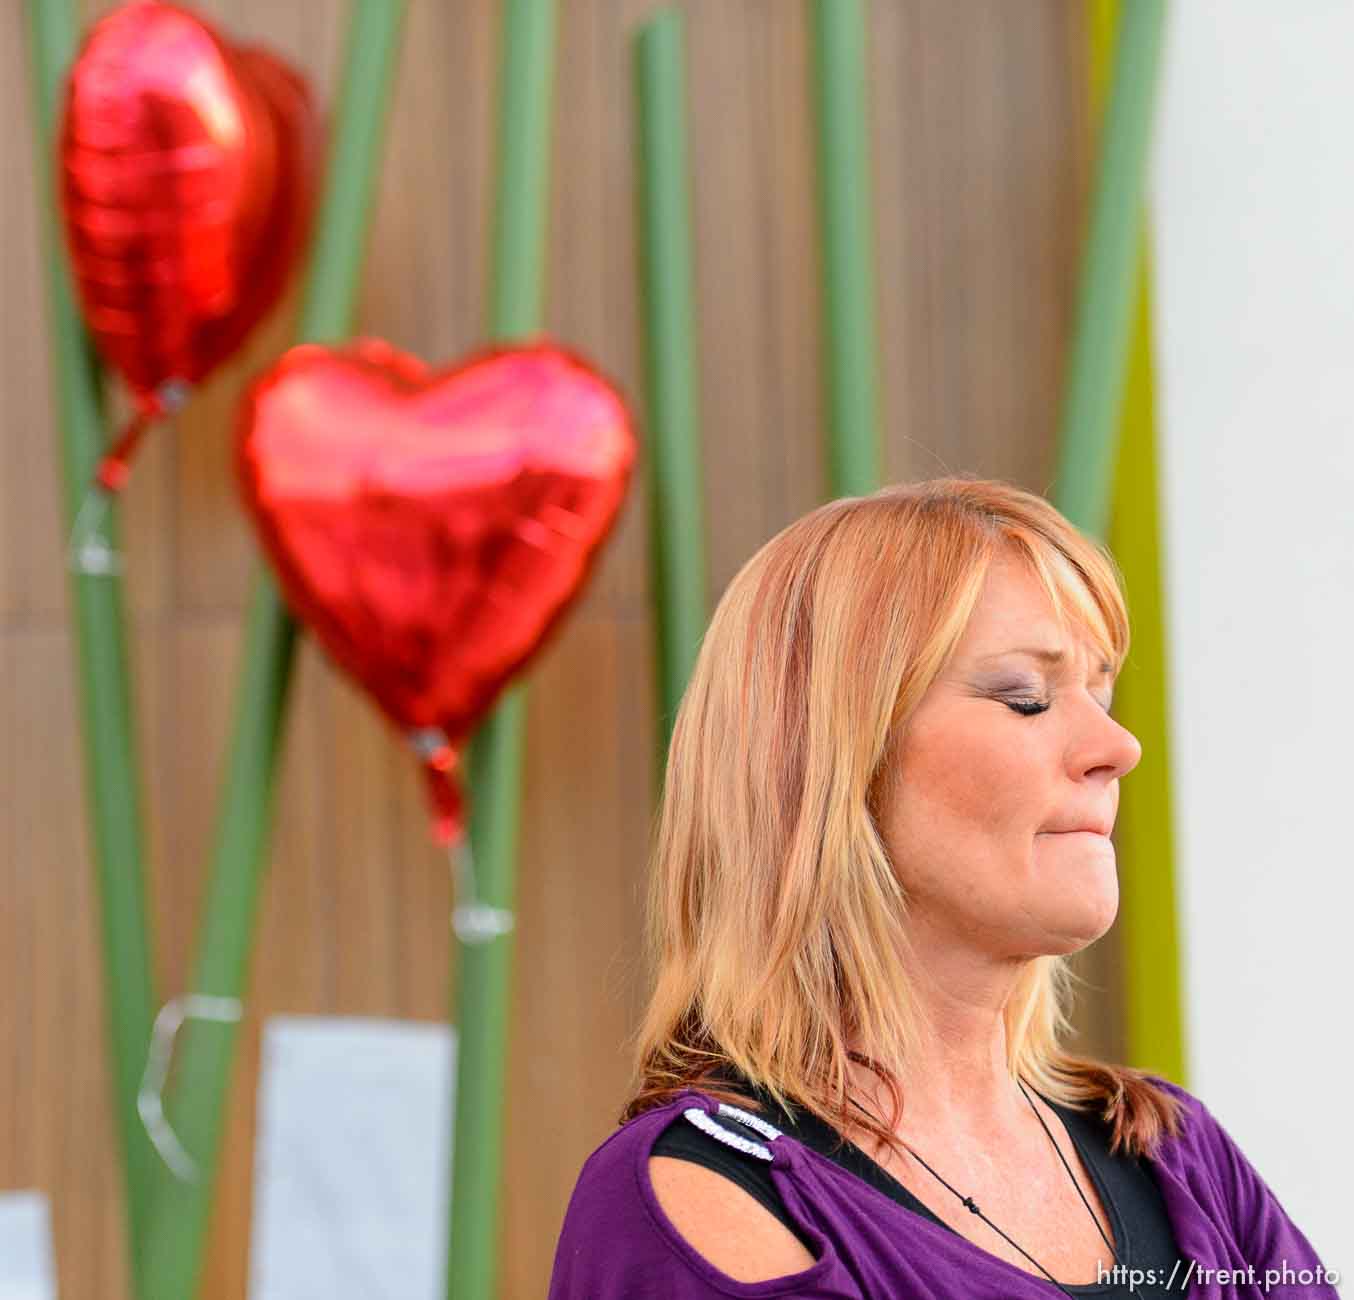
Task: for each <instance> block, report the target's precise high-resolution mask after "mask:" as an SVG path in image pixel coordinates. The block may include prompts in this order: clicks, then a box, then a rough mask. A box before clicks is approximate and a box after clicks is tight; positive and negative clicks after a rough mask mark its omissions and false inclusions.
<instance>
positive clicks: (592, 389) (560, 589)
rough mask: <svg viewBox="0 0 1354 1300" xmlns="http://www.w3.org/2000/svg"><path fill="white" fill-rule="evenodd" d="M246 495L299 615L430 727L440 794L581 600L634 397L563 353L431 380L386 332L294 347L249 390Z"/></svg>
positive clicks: (384, 694)
mask: <svg viewBox="0 0 1354 1300" xmlns="http://www.w3.org/2000/svg"><path fill="white" fill-rule="evenodd" d="M237 454H238V469H239V473H240V480H241V487H242V490H243V494H244V500H245V503H246V505H247V507H248V509H249V511H250V512H251V514H252V515H253V518H254V521H255V525H256V527H257V529H258V533H259V537H260V539H261V541H262V544H263V548H264V550H265V551H266V553H267V554H268V557H269V559H270V560H271V562H272V566H273V569H274V571H275V572H276V574H277V577H278V581H279V584H280V586H281V588H282V592H283V595H284V596H285V598H286V600H287V602H288V604H289V605H290V607H291V609H292V610H293V612H294V613H295V614H296V616H297V617H298V618H299V619H301V620H302V621H303V622H304V623H306V624H307V625H308V626H309V628H310V629H311V631H312V632H313V633H314V634H315V636H316V637H317V639H318V640H319V641H320V643H321V644H322V645H323V646H324V647H325V649H326V650H327V651H328V653H329V654H330V655H331V656H332V658H333V659H334V660H335V661H336V662H337V663H338V664H339V665H340V666H341V667H342V668H344V669H345V670H346V671H347V672H348V673H350V674H351V675H352V676H353V677H354V678H355V679H356V680H357V681H358V682H360V683H361V684H362V685H363V686H364V687H366V689H367V690H368V691H369V692H370V693H371V695H372V696H373V697H374V698H375V699H376V701H377V703H378V704H379V705H380V706H381V708H382V709H384V711H385V712H386V714H387V715H388V716H389V717H391V718H392V719H393V720H394V721H395V722H396V723H397V724H399V725H400V726H401V727H403V728H406V729H408V730H410V732H411V739H412V740H413V741H414V743H415V745H416V746H417V747H419V748H420V751H421V752H422V753H423V756H424V758H425V760H426V761H427V762H428V764H429V772H430V776H431V777H432V779H433V782H434V794H435V795H436V797H437V798H438V800H439V803H438V808H439V811H440V820H439V822H438V825H437V834H438V838H439V839H440V840H442V841H443V842H446V841H447V840H449V839H452V838H454V837H455V836H456V835H457V834H459V832H460V830H461V828H462V820H463V819H462V815H461V808H460V804H459V795H458V793H457V791H456V788H455V786H454V784H453V783H452V782H451V781H450V779H449V778H447V777H446V771H447V769H448V768H449V767H450V766H451V765H452V764H454V762H455V755H456V751H457V750H458V749H459V748H460V747H461V746H462V745H463V744H464V742H465V740H466V739H468V737H469V734H470V732H471V730H472V729H473V727H474V725H475V723H476V722H477V721H478V720H479V719H480V718H481V717H482V716H483V715H484V713H485V712H486V711H487V710H488V709H489V707H490V705H491V704H492V702H493V700H494V698H495V697H496V696H497V695H498V693H499V692H500V691H501V690H502V688H503V687H504V686H505V685H506V684H507V682H508V680H509V679H510V678H511V677H512V676H513V675H514V674H516V673H517V672H518V671H519V670H520V669H521V668H522V666H523V665H524V664H525V663H526V662H527V660H528V659H529V658H530V657H531V656H532V655H533V654H534V653H535V652H536V651H537V650H538V649H539V648H540V646H541V644H542V643H543V641H544V640H545V639H546V638H547V636H548V635H549V634H550V632H551V631H552V630H553V629H554V628H555V627H556V625H557V624H558V623H559V620H560V618H561V616H562V615H563V614H564V612H565V610H566V609H567V608H568V607H569V605H570V604H571V602H572V601H573V600H574V599H575V598H576V597H577V595H578V593H579V591H580V589H581V587H582V586H583V583H584V581H585V579H586V577H587V575H588V572H589V571H590V568H591V566H592V564H593V561H594V559H595V558H596V555H597V552H598V550H599V548H600V546H601V544H602V542H603V540H604V539H605V537H606V536H607V533H608V532H609V530H610V529H611V527H612V524H613V523H614V522H615V520H616V517H617V514H618V513H619V511H620V507H621V503H622V501H623V499H624V495H625V488H626V485H627V483H628V481H629V476H630V472H631V468H632V465H633V463H634V459H635V455H636V440H635V435H634V431H633V425H632V422H631V419H630V415H629V412H628V410H627V407H626V404H625V402H624V400H623V399H622V398H621V396H620V395H619V394H618V393H617V391H616V390H615V389H614V388H613V387H612V386H611V385H610V384H609V383H608V382H607V381H606V380H605V379H603V378H602V377H601V376H600V375H599V374H598V373H597V372H596V371H595V370H594V369H593V368H592V367H591V366H590V365H589V364H588V363H587V362H585V361H583V360H582V359H581V358H579V357H578V356H576V355H574V354H572V353H569V352H566V351H565V350H563V349H561V348H559V347H557V346H554V345H552V344H549V343H545V342H536V343H532V344H529V345H526V346H521V347H495V348H490V349H487V350H484V351H482V352H480V353H477V354H476V355H474V356H473V357H471V358H469V359H468V360H466V361H464V362H463V363H461V364H460V365H457V366H453V367H451V368H449V369H446V370H440V371H430V370H429V369H428V368H427V367H425V366H424V365H423V363H422V362H420V361H418V360H417V359H416V358H414V357H411V356H408V355H405V354H403V353H400V352H397V351H396V350H395V349H394V348H392V347H390V346H389V345H388V344H386V343H382V342H380V341H379V340H362V341H358V342H356V343H354V344H352V345H350V346H348V347H346V348H344V349H342V350H337V351H336V350H331V349H329V348H324V347H319V346H316V345H306V346H302V347H298V348H293V349H292V350H291V351H290V352H288V353H286V354H285V355H284V356H283V357H282V359H281V360H280V361H279V362H278V363H277V364H276V365H275V366H273V367H272V369H271V370H269V371H268V372H267V373H266V374H264V375H263V376H262V377H261V378H260V379H258V380H257V381H256V382H255V383H254V384H253V385H252V386H251V388H250V389H249V391H248V393H247V394H246V395H245V398H244V402H243V406H242V408H241V414H240V422H239V429H238V441H237Z"/></svg>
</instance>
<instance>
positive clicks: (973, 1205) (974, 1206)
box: [852, 1079, 1141, 1300]
mask: <svg viewBox="0 0 1354 1300" xmlns="http://www.w3.org/2000/svg"><path fill="white" fill-rule="evenodd" d="M1016 1087H1018V1088H1019V1089H1020V1091H1021V1093H1022V1094H1023V1095H1024V1097H1025V1100H1026V1101H1028V1102H1029V1103H1030V1109H1031V1110H1032V1111H1034V1117H1035V1119H1037V1120H1038V1121H1039V1127H1040V1128H1042V1129H1043V1130H1044V1132H1045V1133H1046V1134H1047V1135H1048V1140H1049V1141H1050V1142H1052V1143H1053V1150H1054V1151H1056V1152H1057V1154H1058V1159H1059V1160H1060V1161H1061V1162H1062V1167H1063V1168H1064V1169H1066V1170H1067V1176H1068V1177H1069V1178H1070V1179H1071V1180H1072V1186H1073V1187H1075V1188H1076V1189H1077V1195H1078V1196H1080V1197H1081V1203H1082V1204H1083V1205H1084V1206H1085V1207H1086V1212H1087V1213H1088V1214H1089V1215H1090V1216H1091V1220H1092V1222H1093V1223H1094V1224H1095V1230H1096V1231H1097V1232H1098V1233H1099V1234H1100V1236H1101V1238H1102V1240H1103V1241H1104V1243H1105V1245H1107V1246H1108V1247H1109V1248H1110V1258H1111V1259H1112V1260H1113V1261H1114V1263H1115V1265H1116V1266H1117V1265H1118V1263H1119V1255H1118V1252H1117V1251H1116V1250H1115V1249H1114V1243H1113V1242H1112V1241H1111V1240H1110V1239H1109V1238H1108V1237H1106V1236H1105V1230H1104V1228H1102V1227H1101V1226H1100V1220H1099V1219H1098V1218H1096V1213H1095V1211H1094V1210H1093V1209H1092V1208H1091V1203H1090V1201H1088V1200H1087V1199H1086V1194H1085V1193H1084V1192H1083V1191H1082V1190H1081V1184H1080V1183H1079V1182H1077V1176H1076V1175H1075V1174H1074V1173H1073V1172H1072V1167H1071V1165H1069V1164H1068V1163H1067V1159H1066V1157H1065V1156H1064V1155H1063V1153H1062V1148H1061V1147H1060V1146H1059V1145H1058V1143H1057V1141H1056V1140H1055V1138H1054V1136H1053V1134H1052V1133H1051V1132H1049V1127H1048V1125H1047V1124H1045V1123H1044V1117H1043V1116H1042V1115H1041V1114H1040V1113H1039V1108H1038V1107H1037V1106H1036V1105H1035V1104H1034V1102H1033V1101H1031V1100H1030V1094H1029V1093H1028V1092H1026V1091H1025V1085H1024V1084H1023V1083H1021V1082H1020V1080H1019V1079H1017V1080H1016ZM852 1100H853V1101H854V1100H855V1099H854V1098H853V1099H852ZM855 1104H856V1106H857V1108H858V1109H860V1110H862V1111H865V1114H867V1115H870V1117H871V1118H872V1119H875V1120H876V1122H878V1117H877V1116H874V1115H871V1114H870V1112H869V1111H868V1110H865V1107H864V1106H861V1105H860V1103H859V1102H855ZM903 1146H905V1147H907V1149H908V1151H909V1152H911V1154H912V1155H913V1157H915V1159H916V1160H917V1163H918V1164H920V1165H921V1166H922V1168H923V1169H925V1170H926V1171H927V1173H929V1174H930V1175H931V1176H932V1177H933V1178H935V1179H937V1180H938V1181H939V1182H941V1183H942V1184H944V1186H945V1187H946V1188H948V1189H949V1190H950V1191H951V1192H953V1193H954V1195H955V1196H956V1197H958V1198H959V1201H960V1203H961V1204H962V1205H963V1206H964V1207H965V1208H966V1209H967V1210H968V1211H969V1212H970V1213H972V1214H976V1215H977V1216H978V1217H979V1218H980V1219H981V1220H982V1221H983V1222H984V1223H985V1224H987V1226H988V1227H989V1228H991V1229H992V1231H993V1232H995V1233H997V1234H998V1235H999V1236H1000V1237H1002V1238H1003V1239H1004V1240H1005V1241H1007V1242H1009V1243H1010V1244H1011V1245H1012V1246H1014V1247H1015V1248H1016V1249H1017V1250H1018V1251H1019V1252H1020V1253H1021V1254H1022V1255H1024V1256H1025V1258H1026V1259H1028V1260H1029V1261H1030V1263H1031V1264H1033V1265H1034V1266H1035V1268H1037V1269H1038V1270H1039V1271H1040V1272H1041V1273H1042V1274H1043V1275H1044V1276H1045V1277H1046V1278H1048V1280H1049V1281H1050V1282H1052V1283H1053V1285H1054V1286H1056V1287H1057V1288H1058V1290H1059V1291H1061V1292H1062V1293H1063V1295H1067V1296H1073V1292H1071V1291H1069V1290H1068V1289H1067V1288H1066V1287H1065V1286H1063V1284H1062V1283H1061V1282H1059V1281H1058V1279H1057V1278H1056V1277H1054V1276H1053V1274H1052V1273H1050V1272H1049V1271H1048V1269H1046V1268H1045V1267H1044V1266H1043V1265H1042V1264H1041V1263H1040V1262H1039V1261H1038V1260H1037V1259H1035V1258H1034V1256H1033V1255H1031V1254H1030V1253H1029V1251H1027V1250H1026V1249H1025V1248H1024V1247H1023V1246H1021V1245H1020V1244H1019V1243H1017V1242H1014V1241H1012V1240H1011V1238H1010V1237H1008V1236H1007V1235H1006V1234H1005V1233H1004V1232H1002V1230H1001V1229H1000V1228H999V1227H997V1225H996V1224H995V1223H993V1222H992V1220H991V1219H989V1218H988V1217H987V1215H985V1214H984V1213H983V1212H982V1210H980V1209H979V1208H978V1202H977V1201H975V1200H974V1199H973V1197H971V1196H965V1195H964V1194H963V1193H962V1192H960V1191H959V1190H958V1189H957V1188H955V1187H953V1186H951V1185H950V1184H949V1183H947V1182H946V1181H945V1179H944V1178H942V1177H941V1176H940V1175H939V1174H938V1173H936V1171H935V1170H934V1169H932V1168H931V1166H930V1165H928V1164H927V1163H926V1161H925V1160H923V1159H922V1158H921V1156H919V1155H917V1153H916V1152H915V1151H913V1150H912V1148H911V1147H910V1146H908V1145H907V1143H906V1142H904V1143H903ZM1128 1291H1129V1294H1130V1295H1133V1296H1138V1290H1137V1288H1136V1287H1135V1286H1134V1285H1133V1284H1132V1282H1129V1283H1128ZM1073 1300H1075V1296H1073ZM1138 1300H1141V1296H1139V1297H1138Z"/></svg>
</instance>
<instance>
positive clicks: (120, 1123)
mask: <svg viewBox="0 0 1354 1300" xmlns="http://www.w3.org/2000/svg"><path fill="white" fill-rule="evenodd" d="M28 40H29V59H30V68H31V85H32V94H33V101H34V114H33V118H34V123H35V126H36V137H35V144H36V148H35V160H36V171H37V176H38V193H39V202H40V204H41V210H42V217H43V228H44V248H45V254H46V264H47V303H48V317H49V320H48V324H49V328H50V330H51V333H52V360H53V367H52V369H53V377H54V379H55V381H56V384H55V386H56V397H57V414H58V422H59V424H60V429H61V476H62V494H63V505H64V510H63V518H64V519H65V523H66V532H67V536H69V535H70V532H71V529H72V528H73V527H74V525H75V521H76V518H77V515H78V513H79V510H80V506H81V504H82V502H83V501H84V500H85V497H86V494H87V493H88V491H89V485H90V483H91V482H92V480H93V475H94V470H95V468H96V466H97V465H98V462H99V457H100V455H101V454H102V452H103V447H104V441H105V433H104V418H103V409H102V394H101V390H100V375H99V365H98V362H97V359H96V358H95V356H94V352H93V349H92V347H91V344H90V339H89V336H88V335H87V333H86V332H85V329H84V325H83V323H82V321H81V317H80V313H79V311H78V310H77V308H76V303H75V296H74V291H73V285H72V281H71V275H70V268H69V265H68V263H67V258H66V251H65V245H64V241H63V240H62V237H61V232H60V229H59V226H58V221H57V204H56V193H55V167H54V164H53V159H54V158H55V157H56V149H57V140H56V126H57V114H58V111H59V102H60V99H61V95H62V89H63V85H64V81H65V77H66V72H67V69H68V68H69V67H70V64H71V62H72V60H73V58H74V55H75V48H76V12H75V5H74V3H73V0H29V6H28ZM104 531H105V536H106V537H107V540H108V543H109V545H110V546H111V547H112V548H113V549H114V550H116V549H117V547H118V529H117V518H116V512H115V511H110V512H109V514H108V517H107V522H106V524H105V529H104ZM71 604H72V607H73V611H74V616H75V631H76V651H77V653H76V659H77V667H78V675H79V683H80V715H81V732H82V735H83V738H84V746H83V748H84V766H85V801H86V807H87V808H88V809H89V818H90V830H91V838H92V840H93V850H94V858H95V865H96V870H97V875H98V886H99V902H100V916H101V921H102V934H103V965H104V990H105V992H104V1002H105V1006H106V1008H107V1015H108V1035H109V1045H110V1048H111V1052H112V1065H113V1069H112V1074H113V1091H114V1098H113V1101H114V1104H113V1113H114V1114H115V1115H116V1116H117V1127H118V1136H119V1144H120V1153H121V1157H122V1176H123V1196H124V1199H125V1207H126V1213H125V1224H126V1226H125V1231H126V1234H127V1246H128V1252H127V1253H128V1259H129V1260H130V1261H131V1265H132V1286H133V1291H134V1294H136V1295H141V1294H142V1282H141V1277H140V1270H139V1267H138V1251H137V1242H138V1241H140V1240H141V1238H142V1236H143V1234H144V1231H145V1227H146V1222H147V1219H148V1215H149V1211H150V1205H151V1198H152V1195H153V1188H154V1183H155V1177H156V1168H157V1164H158V1157H157V1156H156V1154H155V1151H154V1148H153V1147H152V1146H151V1143H150V1139H149V1137H148V1136H147V1134H146V1130H145V1127H144V1126H143V1125H142V1123H141V1118H140V1116H139V1114H138V1112H137V1104H136V1099H137V1093H138V1091H139V1090H140V1086H141V1075H142V1071H143V1069H144V1067H145V1062H146V1049H147V1046H148V1044H149V1042H150V1034H151V1026H152V1024H153V1023H154V1016H155V1005H156V1002H155V989H154V974H153V963H152V957H151V950H150V926H149V922H148V920H147V909H146V885H145V877H146V870H145V848H144V844H145V840H144V835H143V832H142V812H141V791H140V782H139V773H140V770H141V769H140V764H139V762H138V757H137V751H136V741H135V734H134V729H133V717H134V709H133V704H132V691H131V683H130V672H129V664H128V654H127V645H126V637H125V632H124V627H125V622H124V614H123V605H122V583H121V581H120V580H119V579H118V578H117V577H115V576H111V575H102V576H91V575H87V574H82V573H72V575H71Z"/></svg>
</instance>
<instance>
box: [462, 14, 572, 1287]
mask: <svg viewBox="0 0 1354 1300" xmlns="http://www.w3.org/2000/svg"><path fill="white" fill-rule="evenodd" d="M554 64H555V3H554V0H505V3H504V5H503V26H502V46H501V61H500V67H499V86H498V154H497V162H498V175H497V183H496V194H495V201H494V225H493V240H494V244H493V253H492V280H491V283H490V288H489V333H490V335H491V336H492V337H493V338H495V339H499V340H512V339H518V338H522V337H524V336H527V335H531V334H534V333H536V332H537V331H539V330H540V328H541V321H542V316H543V301H544V288H545V280H544V265H545V248H546V224H547V223H546V219H547V216H548V214H549V205H550V107H551V97H552V93H553V83H554ZM525 726H526V686H525V685H524V684H517V685H514V686H511V687H509V688H508V690H507V691H505V692H504V695H503V698H502V699H501V700H500V702H499V704H498V706H497V708H495V710H494V712H493V713H492V714H491V715H490V717H489V719H488V720H487V721H486V722H485V724H484V725H483V726H482V727H481V728H480V729H479V731H478V732H477V733H476V735H475V738H474V741H473V742H472V744H471V747H470V761H469V769H470V818H469V837H470V844H471V851H472V859H473V863H474V873H475V892H476V898H477V901H478V902H480V903H482V904H487V905H489V906H491V907H495V908H499V909H501V910H503V911H506V912H508V913H511V912H512V910H513V906H514V897H515V893H516V875H517V835H518V823H519V819H520V808H521V798H522V796H521V785H522V754H523V748H524V743H525V741H524V737H525ZM453 949H454V950H453V963H454V964H455V965H456V966H457V971H456V974H455V987H456V997H457V1020H456V1024H457V1047H456V1076H457V1077H456V1098H455V1119H454V1122H453V1126H452V1133H453V1135H454V1136H453V1142H452V1156H451V1166H452V1167H451V1197H450V1205H449V1207H448V1224H447V1268H446V1279H447V1294H448V1296H451V1297H454V1300H493V1297H494V1296H496V1295H497V1293H498V1288H497V1285H496V1275H497V1267H498V1205H499V1191H500V1184H501V1172H502V1157H503V1098H504V1091H505V1086H504V1084H505V1079H504V1074H505V1061H506V1055H507V1032H508V1014H509V1011H510V1008H511V978H512V955H513V947H512V936H511V933H508V934H501V935H498V936H497V937H494V938H491V939H488V940H486V941H484V942H479V943H464V942H462V943H457V944H454V945H453Z"/></svg>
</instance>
